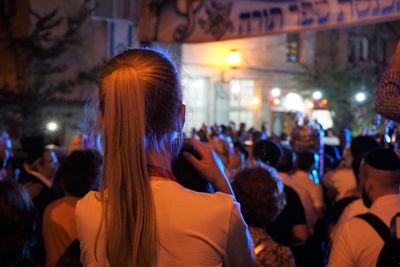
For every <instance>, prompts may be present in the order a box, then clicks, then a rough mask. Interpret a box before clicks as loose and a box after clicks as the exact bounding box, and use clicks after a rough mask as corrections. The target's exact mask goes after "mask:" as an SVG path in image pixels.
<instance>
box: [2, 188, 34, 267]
mask: <svg viewBox="0 0 400 267" xmlns="http://www.w3.org/2000/svg"><path fill="white" fill-rule="evenodd" d="M35 220H36V210H35V207H34V205H33V203H32V201H31V199H30V197H29V194H28V192H27V191H26V190H25V189H24V187H23V186H22V185H20V184H19V183H17V182H16V181H12V180H5V181H0V237H1V238H0V263H1V264H0V265H1V266H25V265H26V264H27V261H28V260H29V256H30V249H31V247H32V245H33V242H34V232H35Z"/></svg>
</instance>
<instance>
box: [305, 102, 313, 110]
mask: <svg viewBox="0 0 400 267" xmlns="http://www.w3.org/2000/svg"><path fill="white" fill-rule="evenodd" d="M306 107H307V108H308V109H313V108H314V103H313V102H311V101H308V102H307V103H306Z"/></svg>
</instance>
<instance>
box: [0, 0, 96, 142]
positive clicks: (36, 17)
mask: <svg viewBox="0 0 400 267" xmlns="http://www.w3.org/2000/svg"><path fill="white" fill-rule="evenodd" d="M92 11H93V10H92V9H90V8H88V3H87V0H85V1H84V2H83V4H82V5H81V6H80V8H79V10H78V12H77V13H76V14H74V15H70V16H66V17H63V16H61V15H60V14H59V10H58V9H54V10H52V11H51V12H49V13H47V14H43V15H41V14H39V13H37V12H35V11H33V10H30V12H29V14H30V16H31V18H32V21H34V23H33V24H32V25H31V29H30V31H29V34H27V35H25V36H22V37H21V36H20V35H17V34H16V33H15V32H13V30H14V29H13V26H12V23H11V18H10V17H6V16H4V17H2V18H1V20H0V23H1V25H0V26H1V28H2V29H3V31H4V34H5V38H3V39H2V40H0V41H1V42H3V43H5V44H6V45H7V48H8V51H9V52H10V53H11V54H12V56H13V58H14V61H15V65H16V67H17V83H16V85H15V86H10V85H5V86H4V87H3V88H0V103H1V105H0V112H1V116H0V124H3V125H7V126H8V127H9V128H11V129H12V131H13V133H15V134H16V135H29V134H37V133H38V131H40V128H41V127H42V125H41V122H42V121H43V117H44V116H46V114H45V113H46V112H48V111H47V110H46V108H48V107H49V106H50V104H52V105H53V106H54V105H57V103H61V102H62V103H66V104H67V105H68V101H66V100H65V98H64V96H66V95H68V94H70V93H71V92H72V90H73V89H74V88H75V87H76V86H78V85H82V84H85V83H92V82H94V81H95V80H96V79H97V73H98V72H99V68H100V64H99V65H97V66H94V67H92V68H90V69H86V70H83V71H80V72H78V73H77V74H76V76H75V77H72V78H68V79H66V78H65V76H64V75H63V73H64V72H66V71H67V70H68V69H69V68H70V64H67V63H66V62H65V61H63V60H61V59H62V57H63V56H65V55H66V53H67V52H68V51H70V49H71V48H74V47H78V46H81V45H82V43H81V36H80V29H81V27H82V25H83V24H84V23H85V21H86V20H87V18H88V17H89V16H90V14H91V12H92ZM61 29H65V30H61ZM55 33H57V34H55ZM68 62H69V61H68ZM47 115H48V114H47Z"/></svg>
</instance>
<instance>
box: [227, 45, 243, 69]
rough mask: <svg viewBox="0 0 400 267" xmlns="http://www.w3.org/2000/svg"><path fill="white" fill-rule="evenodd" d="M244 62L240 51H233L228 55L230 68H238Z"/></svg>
mask: <svg viewBox="0 0 400 267" xmlns="http://www.w3.org/2000/svg"><path fill="white" fill-rule="evenodd" d="M241 62H242V56H241V54H240V52H239V51H237V50H236V49H232V50H231V51H230V52H229V54H228V64H229V66H230V67H233V68H234V67H238V66H239V65H240V63H241Z"/></svg>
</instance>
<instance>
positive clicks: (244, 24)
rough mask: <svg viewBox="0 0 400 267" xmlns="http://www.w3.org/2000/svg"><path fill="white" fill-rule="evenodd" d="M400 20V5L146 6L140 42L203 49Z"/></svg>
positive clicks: (190, 2)
mask: <svg viewBox="0 0 400 267" xmlns="http://www.w3.org/2000/svg"><path fill="white" fill-rule="evenodd" d="M398 19H400V0H147V1H146V0H144V1H143V6H142V12H141V18H140V22H139V41H142V42H153V41H160V42H178V43H197V42H211V41H219V40H229V39H237V38H245V37H252V36H262V35H269V34H279V33H287V32H299V31H307V30H321V29H330V28H336V27H343V26H349V25H361V24H369V23H377V22H385V21H392V20H398Z"/></svg>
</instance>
